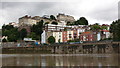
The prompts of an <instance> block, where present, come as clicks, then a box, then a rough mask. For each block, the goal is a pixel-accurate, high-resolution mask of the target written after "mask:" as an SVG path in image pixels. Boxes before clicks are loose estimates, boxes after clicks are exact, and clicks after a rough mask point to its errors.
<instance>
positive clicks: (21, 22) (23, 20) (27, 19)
mask: <svg viewBox="0 0 120 68" xmlns="http://www.w3.org/2000/svg"><path fill="white" fill-rule="evenodd" d="M36 22H37V21H36V20H34V19H32V18H31V16H28V15H26V16H23V17H21V18H19V23H18V24H19V26H24V25H28V26H32V25H33V24H36Z"/></svg>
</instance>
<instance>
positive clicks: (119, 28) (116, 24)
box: [110, 19, 120, 41]
mask: <svg viewBox="0 0 120 68" xmlns="http://www.w3.org/2000/svg"><path fill="white" fill-rule="evenodd" d="M110 32H111V33H112V34H113V40H114V41H120V19H118V20H116V21H113V22H112V24H111V26H110Z"/></svg>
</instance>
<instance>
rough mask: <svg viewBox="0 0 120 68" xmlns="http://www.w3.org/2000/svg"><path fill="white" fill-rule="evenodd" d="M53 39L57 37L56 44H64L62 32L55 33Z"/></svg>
mask: <svg viewBox="0 0 120 68" xmlns="http://www.w3.org/2000/svg"><path fill="white" fill-rule="evenodd" d="M53 37H55V42H56V43H59V42H63V40H62V32H53Z"/></svg>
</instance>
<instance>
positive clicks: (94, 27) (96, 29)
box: [90, 23, 101, 31]
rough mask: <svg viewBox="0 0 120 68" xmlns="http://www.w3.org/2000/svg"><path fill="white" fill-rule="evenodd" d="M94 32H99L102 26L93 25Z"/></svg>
mask: <svg viewBox="0 0 120 68" xmlns="http://www.w3.org/2000/svg"><path fill="white" fill-rule="evenodd" d="M90 28H91V29H90V30H92V31H99V30H100V29H101V27H100V25H99V24H98V23H95V24H94V25H91V27H90Z"/></svg>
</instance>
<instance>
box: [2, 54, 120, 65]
mask: <svg viewBox="0 0 120 68" xmlns="http://www.w3.org/2000/svg"><path fill="white" fill-rule="evenodd" d="M119 57H120V56H119V55H118V54H3V55H2V57H1V58H2V66H119V65H120V63H119V62H120V59H119Z"/></svg>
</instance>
